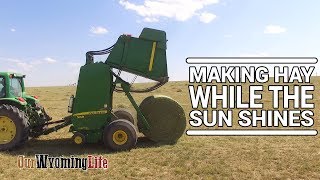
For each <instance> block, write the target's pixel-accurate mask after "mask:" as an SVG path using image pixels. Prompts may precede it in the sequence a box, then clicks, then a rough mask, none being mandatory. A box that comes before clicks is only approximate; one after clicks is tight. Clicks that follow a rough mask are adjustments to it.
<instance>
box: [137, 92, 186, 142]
mask: <svg viewBox="0 0 320 180" xmlns="http://www.w3.org/2000/svg"><path fill="white" fill-rule="evenodd" d="M140 109H141V111H142V114H143V115H144V116H145V118H146V120H147V121H148V123H149V125H150V129H149V130H145V129H143V128H140V127H142V120H140V118H139V117H138V126H139V130H140V131H141V132H142V133H143V134H144V135H145V136H146V137H148V138H149V139H150V140H152V141H155V142H160V143H165V144H171V143H176V142H177V140H178V139H179V138H180V137H181V136H182V135H183V133H184V132H185V128H186V116H185V113H184V110H183V108H182V107H181V105H180V104H179V103H178V102H176V101H175V100H173V99H171V98H170V97H167V96H162V95H158V96H149V97H147V98H146V99H144V100H143V101H142V103H141V104H140Z"/></svg>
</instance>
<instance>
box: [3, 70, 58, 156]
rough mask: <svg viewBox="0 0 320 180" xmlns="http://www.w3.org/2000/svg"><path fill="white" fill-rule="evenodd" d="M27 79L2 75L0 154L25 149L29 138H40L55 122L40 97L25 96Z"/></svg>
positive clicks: (9, 74)
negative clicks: (14, 149)
mask: <svg viewBox="0 0 320 180" xmlns="http://www.w3.org/2000/svg"><path fill="white" fill-rule="evenodd" d="M24 77H25V76H24V75H21V74H17V73H9V72H0V150H7V149H13V148H15V147H18V146H21V145H23V144H24V143H25V142H26V141H27V140H28V138H29V137H38V136H39V135H41V134H42V133H43V132H44V131H45V130H46V128H47V125H46V123H47V122H48V121H50V120H51V119H52V118H51V117H50V116H48V115H47V113H46V112H45V110H44V108H43V107H42V106H41V105H40V104H39V100H38V97H37V96H29V95H27V94H26V92H25V87H24V81H23V78H24Z"/></svg>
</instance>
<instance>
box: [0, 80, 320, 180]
mask: <svg viewBox="0 0 320 180" xmlns="http://www.w3.org/2000/svg"><path fill="white" fill-rule="evenodd" d="M312 84H314V85H315V88H316V89H315V92H314V100H313V101H312V102H314V103H315V108H316V109H315V110H314V112H315V116H314V120H315V126H314V128H315V129H317V130H318V131H320V126H319V120H320V119H319V116H318V115H319V110H320V109H319V108H320V96H318V94H319V93H318V92H319V87H320V78H313V79H312ZM267 85H268V84H265V85H264V86H267ZM141 86H142V85H141ZM265 88H266V87H265ZM27 91H28V93H29V94H33V95H38V96H39V98H40V100H41V103H42V105H43V106H44V107H46V109H47V111H48V113H49V114H50V115H51V116H53V118H54V119H55V120H58V119H59V118H61V117H64V116H67V115H68V113H67V106H68V100H69V97H70V96H71V95H72V94H74V93H75V87H41V88H28V89H27ZM244 92H248V91H244ZM93 93H94V88H93ZM151 94H163V95H167V96H170V97H172V98H174V99H175V100H177V101H178V102H179V103H180V104H181V105H182V106H183V108H184V110H185V113H186V116H187V121H188V114H189V112H190V111H191V110H192V109H191V103H190V99H189V92H188V82H170V83H168V84H166V85H165V86H163V87H161V88H160V89H158V90H156V91H154V92H152V93H146V94H133V96H134V98H135V99H136V101H137V102H138V103H140V102H141V101H142V100H143V99H144V98H145V97H147V96H148V95H151ZM244 96H247V95H244ZM268 96H270V98H269V97H268ZM263 97H264V98H263V99H264V102H263V103H264V104H265V105H266V108H271V103H272V101H271V100H272V99H271V95H270V94H268V93H265V94H264V95H263ZM114 100H115V101H114V106H115V107H121V108H123V107H124V108H128V109H130V110H131V111H133V108H132V106H131V104H130V102H129V101H128V100H127V98H126V97H125V96H124V95H123V94H119V93H115V99H114ZM133 112H134V111H133ZM235 113H236V112H235ZM187 125H188V127H187V128H190V125H189V123H187ZM235 128H237V126H235ZM68 130H69V128H68V127H67V128H64V129H61V130H59V131H58V132H54V133H52V134H50V135H46V136H41V137H40V138H38V139H33V140H30V141H29V142H28V143H27V144H26V145H25V146H24V147H23V148H20V149H17V150H15V151H11V152H0V160H1V163H0V179H62V178H68V179H89V178H90V179H320V138H319V135H318V136H312V137H292V136H289V137H270V136H268V137H188V136H186V135H184V136H183V137H182V138H181V139H180V140H179V141H178V143H177V144H176V145H164V146H160V145H157V144H155V143H152V142H150V141H148V140H147V139H145V138H143V137H142V135H141V134H140V136H141V138H139V140H138V144H137V147H136V148H135V149H132V150H131V151H130V152H118V153H114V152H110V151H108V150H107V149H106V148H105V147H104V146H103V145H102V144H87V145H84V146H77V145H74V144H73V142H72V141H71V140H70V138H71V137H72V133H69V132H68ZM37 153H47V154H49V155H50V156H66V157H68V156H70V155H75V156H80V157H86V156H87V155H88V154H91V155H102V156H104V157H105V158H107V159H108V160H109V168H108V169H107V170H88V171H82V170H60V169H45V170H39V169H19V168H18V167H17V156H18V155H25V156H26V157H29V158H34V155H35V154H37Z"/></svg>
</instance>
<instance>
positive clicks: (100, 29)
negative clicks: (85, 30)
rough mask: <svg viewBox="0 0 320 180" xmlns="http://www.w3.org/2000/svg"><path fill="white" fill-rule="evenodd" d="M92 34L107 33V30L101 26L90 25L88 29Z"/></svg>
mask: <svg viewBox="0 0 320 180" xmlns="http://www.w3.org/2000/svg"><path fill="white" fill-rule="evenodd" d="M90 32H91V33H92V34H99V35H100V34H107V33H108V30H107V29H106V28H104V27H102V26H92V27H91V29H90Z"/></svg>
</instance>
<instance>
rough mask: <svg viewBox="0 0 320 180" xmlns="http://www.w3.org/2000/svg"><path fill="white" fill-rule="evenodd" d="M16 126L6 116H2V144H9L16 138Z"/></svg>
mask: <svg viewBox="0 0 320 180" xmlns="http://www.w3.org/2000/svg"><path fill="white" fill-rule="evenodd" d="M16 133H17V130H16V125H15V124H14V122H13V121H12V119H10V118H9V117H6V116H0V144H7V143H9V142H11V141H12V140H13V138H14V137H15V136H16Z"/></svg>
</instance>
